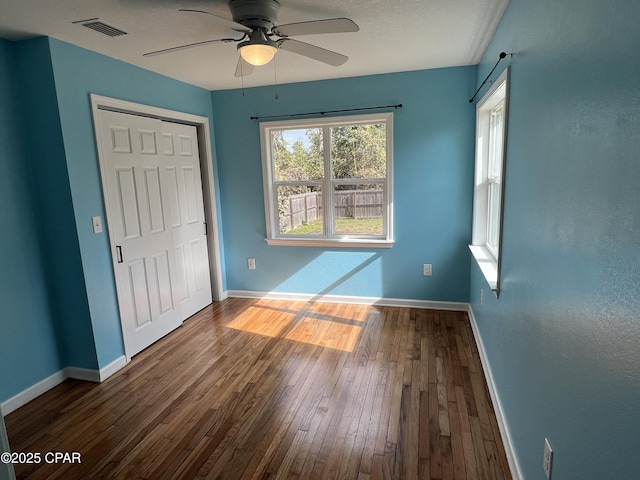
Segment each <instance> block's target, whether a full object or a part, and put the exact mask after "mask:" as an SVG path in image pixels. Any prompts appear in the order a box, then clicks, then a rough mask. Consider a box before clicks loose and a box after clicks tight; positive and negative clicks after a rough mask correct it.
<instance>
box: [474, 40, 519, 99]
mask: <svg viewBox="0 0 640 480" xmlns="http://www.w3.org/2000/svg"><path fill="white" fill-rule="evenodd" d="M507 55H509V56H511V55H513V53H505V52H500V56H499V57H498V61H497V62H496V64H495V65H494V66H493V68H492V69H491V71H490V72H489V75H487V78H485V79H484V82H482V85H480V86H479V87H478V89H477V90H476V93H474V94H473V97H471V98H470V99H469V103H473V101H474V100H475V99H476V97H477V96H478V92H479V91H480V89H481V88H482V87H484V84H485V83H487V80H489V77H490V76H491V74H492V73H493V71H494V70H495V69H496V67H497V66H498V64H499V63H500V62H501V61H502V59H503V58H505V57H506V56H507Z"/></svg>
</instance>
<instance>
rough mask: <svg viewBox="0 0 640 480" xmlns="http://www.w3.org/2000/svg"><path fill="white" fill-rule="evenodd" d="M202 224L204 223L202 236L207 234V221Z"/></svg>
mask: <svg viewBox="0 0 640 480" xmlns="http://www.w3.org/2000/svg"><path fill="white" fill-rule="evenodd" d="M203 225H204V236H205V237H206V236H207V222H204V223H203Z"/></svg>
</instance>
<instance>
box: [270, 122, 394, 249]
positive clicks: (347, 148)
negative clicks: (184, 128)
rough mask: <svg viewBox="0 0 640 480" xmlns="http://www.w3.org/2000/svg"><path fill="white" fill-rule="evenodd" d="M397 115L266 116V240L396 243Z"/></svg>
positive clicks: (341, 244) (383, 244)
mask: <svg viewBox="0 0 640 480" xmlns="http://www.w3.org/2000/svg"><path fill="white" fill-rule="evenodd" d="M392 120H393V116H392V114H391V113H385V114H379V115H359V116H350V117H337V118H327V119H313V120H298V121H283V122H266V123H261V124H260V131H261V141H262V157H263V173H264V191H265V206H266V220H267V242H268V243H269V244H270V245H340V246H378V247H390V246H391V245H392V243H393V236H392V231H393V230H392V209H391V205H392V203H391V198H392V191H391V189H392V182H391V174H392V169H391V165H392V152H393V149H392V132H393V123H392Z"/></svg>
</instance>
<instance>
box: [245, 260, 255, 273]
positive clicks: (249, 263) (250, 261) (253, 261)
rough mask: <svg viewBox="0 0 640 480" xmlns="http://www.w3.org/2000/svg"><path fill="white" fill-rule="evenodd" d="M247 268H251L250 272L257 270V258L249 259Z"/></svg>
mask: <svg viewBox="0 0 640 480" xmlns="http://www.w3.org/2000/svg"><path fill="white" fill-rule="evenodd" d="M247 267H249V270H255V269H256V259H255V258H247Z"/></svg>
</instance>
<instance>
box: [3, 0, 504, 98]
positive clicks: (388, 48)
mask: <svg viewBox="0 0 640 480" xmlns="http://www.w3.org/2000/svg"><path fill="white" fill-rule="evenodd" d="M279 1H280V4H281V8H280V13H279V16H278V22H277V23H278V24H286V23H293V22H301V21H308V20H318V19H323V18H334V17H348V18H351V19H352V20H353V21H355V22H356V23H357V24H358V25H359V26H360V31H359V32H357V33H340V34H332V35H308V36H304V38H300V40H302V41H304V42H307V43H312V44H315V45H318V46H320V47H323V48H327V49H329V50H334V51H337V52H339V53H342V54H344V55H347V56H348V57H349V60H348V61H347V63H345V64H344V65H342V66H340V67H332V66H328V65H325V64H322V63H319V62H316V61H313V60H310V59H308V58H306V57H302V56H299V55H296V54H294V53H291V52H287V51H280V52H278V54H277V55H276V60H277V61H276V63H275V65H276V69H277V70H276V71H275V72H274V66H273V62H272V63H271V64H268V65H266V66H264V67H257V68H256V69H255V70H254V73H253V74H252V75H250V76H248V77H246V78H245V79H244V87H245V88H247V87H253V86H259V85H271V84H273V83H274V73H276V74H277V82H278V83H291V82H300V81H309V80H321V79H329V78H341V77H354V76H360V75H369V74H377V73H389V72H400V71H410V70H421V69H430V68H440V67H450V66H460V65H473V64H476V63H478V62H479V61H480V58H481V56H482V54H483V53H484V51H485V49H486V47H487V44H488V43H489V40H490V39H491V37H492V35H493V32H494V30H495V28H496V25H497V23H498V21H499V20H500V18H501V16H502V13H503V12H504V9H505V8H506V5H507V3H508V0H353V1H344V0H323V1H317V0H316V1H314V0H279ZM179 8H189V9H200V10H206V11H209V12H211V13H214V14H216V15H219V16H223V17H226V18H228V19H231V14H230V12H229V9H228V6H227V1H226V0H2V5H1V6H0V37H1V38H5V39H7V40H22V39H26V38H31V37H35V36H42V35H45V36H50V37H53V38H57V39H59V40H63V41H65V42H68V43H72V44H74V45H78V46H80V47H83V48H86V49H89V50H93V51H95V52H99V53H101V54H104V55H107V56H109V57H113V58H117V59H119V60H122V61H124V62H127V63H130V64H133V65H137V66H139V67H142V68H145V69H147V70H152V71H154V72H157V73H160V74H163V75H166V76H169V77H172V78H175V79H178V80H181V81H183V82H187V83H190V84H193V85H198V86H200V87H203V88H206V89H208V90H220V89H228V88H240V87H241V86H242V83H241V80H240V79H239V78H236V77H234V72H235V67H236V63H237V60H238V54H237V51H236V44H235V43H214V44H210V45H206V46H201V47H197V48H190V49H186V50H181V51H177V52H173V53H169V54H165V55H159V56H153V57H143V56H142V54H143V53H146V52H150V51H154V50H160V49H163V48H169V47H173V46H177V45H184V44H188V43H194V42H199V41H203V40H210V39H214V38H223V37H230V36H237V32H233V31H232V30H229V29H228V28H225V27H224V26H221V25H220V24H219V23H216V22H215V21H214V20H213V19H212V17H210V16H208V15H199V14H192V13H185V12H178V9H179ZM90 18H98V19H99V20H100V21H101V22H104V23H106V24H108V25H110V26H112V27H116V28H118V29H120V30H123V31H125V32H127V35H122V36H118V37H108V36H105V35H103V34H101V33H98V32H95V31H93V30H90V29H88V28H86V27H84V26H82V25H81V24H74V23H73V22H77V21H80V20H86V19H90Z"/></svg>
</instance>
